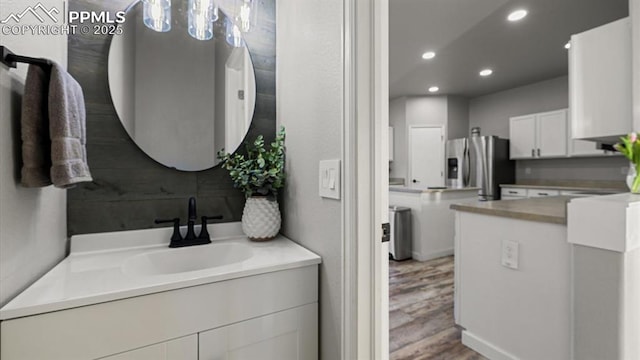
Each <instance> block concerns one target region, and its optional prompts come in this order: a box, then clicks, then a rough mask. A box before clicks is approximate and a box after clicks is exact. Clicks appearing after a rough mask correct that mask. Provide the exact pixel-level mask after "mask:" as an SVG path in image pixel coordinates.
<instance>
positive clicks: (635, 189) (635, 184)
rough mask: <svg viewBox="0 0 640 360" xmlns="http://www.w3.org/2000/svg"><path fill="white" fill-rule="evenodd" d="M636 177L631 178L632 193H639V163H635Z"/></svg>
mask: <svg viewBox="0 0 640 360" xmlns="http://www.w3.org/2000/svg"><path fill="white" fill-rule="evenodd" d="M635 166H636V178H635V179H633V184H632V185H631V192H632V193H634V194H640V163H638V164H636V165H635Z"/></svg>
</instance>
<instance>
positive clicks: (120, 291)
mask: <svg viewBox="0 0 640 360" xmlns="http://www.w3.org/2000/svg"><path fill="white" fill-rule="evenodd" d="M237 227H238V228H239V224H238V226H237ZM122 233H125V235H120V233H108V234H103V235H93V237H94V238H95V239H84V241H88V243H89V245H83V244H81V245H77V246H74V238H72V256H69V257H67V258H66V259H64V260H63V261H62V262H61V263H60V264H59V265H58V266H56V267H55V268H54V269H52V270H51V271H50V272H49V273H47V274H46V275H45V276H43V277H42V278H41V279H40V280H38V281H37V282H36V283H35V284H34V285H32V286H31V287H30V288H28V289H27V290H25V291H24V292H23V293H21V294H20V295H18V297H17V298H15V299H14V300H12V301H11V302H10V303H9V304H7V305H5V307H3V308H2V309H0V359H2V360H31V359H33V360H39V359H46V360H72V359H73V360H75V359H78V360H91V359H101V360H204V359H208V360H223V359H239V360H242V359H247V360H253V359H264V360H268V359H274V360H275V359H282V360H284V359H287V360H296V359H299V360H315V359H317V356H318V264H319V263H320V261H321V259H320V257H319V256H317V255H316V254H313V253H312V252H310V251H308V250H307V249H304V248H303V247H301V246H299V245H297V244H296V243H294V242H293V241H291V240H289V239H286V238H284V237H283V236H279V237H278V238H276V239H274V240H271V241H270V242H268V243H254V242H251V241H249V240H248V239H246V238H245V237H240V236H238V237H237V238H236V237H230V238H227V239H224V240H215V241H213V242H212V243H211V244H208V245H200V246H198V247H191V248H182V249H179V250H175V249H168V248H167V247H166V243H162V244H159V245H151V246H149V245H148V244H149V241H157V240H156V239H157V238H159V239H164V238H167V237H168V236H170V233H171V229H170V228H162V229H149V230H139V231H131V232H122ZM127 234H128V235H127ZM155 235H161V236H159V237H158V236H155ZM234 235H235V234H234ZM82 236H84V237H90V236H92V235H82ZM127 236H128V237H129V238H131V239H133V240H135V239H137V237H139V239H137V240H138V241H139V242H138V243H135V242H132V246H131V247H129V248H117V244H116V243H114V241H115V240H114V239H116V238H117V239H119V238H125V237H127ZM78 237H80V236H78ZM104 239H107V240H110V241H102V240H104ZM148 239H151V240H148ZM99 240H100V241H99ZM145 242H146V243H147V246H140V245H141V244H144V243H145ZM78 243H81V242H80V241H79V240H78ZM112 243H113V244H114V245H113V246H114V248H111V247H109V244H112ZM96 247H99V248H101V249H100V250H97V251H95V250H94V249H95V248H96ZM229 249H233V251H235V252H236V254H237V253H240V252H242V251H244V252H245V253H246V254H247V255H248V257H244V258H238V259H237V260H235V261H233V262H231V263H228V264H226V265H219V266H211V265H207V266H209V267H205V268H203V269H200V270H193V271H183V272H180V271H176V272H173V273H169V274H165V273H154V274H152V275H146V274H143V273H136V272H133V270H131V268H130V267H128V266H127V264H131V263H132V262H135V261H138V260H139V259H145V261H147V262H153V261H155V260H154V259H158V258H160V259H166V257H167V256H171V257H173V259H172V261H173V262H174V263H180V262H181V261H182V260H184V259H187V261H189V262H188V264H189V265H190V266H191V265H193V263H197V261H191V260H192V259H197V258H196V257H195V254H197V253H202V252H204V251H207V250H209V253H214V252H216V251H218V252H224V251H230V250H229ZM83 250H84V251H83ZM101 250H104V251H101ZM184 254H190V255H189V256H188V257H185V256H181V255H184ZM274 254H275V255H274ZM158 256H159V257H158ZM191 256H193V257H194V258H191ZM161 261H164V260H161ZM154 264H156V265H158V264H160V263H157V262H156V263H154ZM185 264H186V263H185Z"/></svg>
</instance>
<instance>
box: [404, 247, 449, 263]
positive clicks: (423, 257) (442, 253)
mask: <svg viewBox="0 0 640 360" xmlns="http://www.w3.org/2000/svg"><path fill="white" fill-rule="evenodd" d="M449 255H453V248H451V249H447V250H442V251H436V252H432V253H428V254H425V255H423V254H421V253H419V252H415V251H413V252H412V253H411V257H413V259H414V260H418V261H429V260H433V259H437V258H440V257H444V256H449Z"/></svg>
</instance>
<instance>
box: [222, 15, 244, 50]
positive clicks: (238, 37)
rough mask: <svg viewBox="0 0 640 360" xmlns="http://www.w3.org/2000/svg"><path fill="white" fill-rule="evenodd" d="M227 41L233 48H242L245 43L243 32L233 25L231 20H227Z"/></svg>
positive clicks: (225, 24)
mask: <svg viewBox="0 0 640 360" xmlns="http://www.w3.org/2000/svg"><path fill="white" fill-rule="evenodd" d="M224 26H225V40H226V41H227V44H229V45H231V46H233V47H242V46H243V45H244V42H243V40H242V32H241V31H240V28H239V27H238V26H237V25H236V24H234V23H233V21H231V20H230V19H229V18H226V19H225V22H224Z"/></svg>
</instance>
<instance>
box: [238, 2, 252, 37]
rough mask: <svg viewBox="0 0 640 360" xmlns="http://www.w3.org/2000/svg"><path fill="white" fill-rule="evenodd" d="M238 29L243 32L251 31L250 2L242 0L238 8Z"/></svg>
mask: <svg viewBox="0 0 640 360" xmlns="http://www.w3.org/2000/svg"><path fill="white" fill-rule="evenodd" d="M239 17H240V28H241V29H242V31H244V32H248V31H250V30H251V2H248V1H245V0H242V5H241V6H240V16H239Z"/></svg>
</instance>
